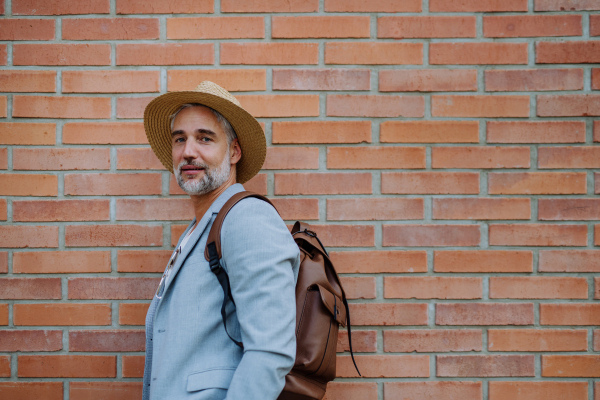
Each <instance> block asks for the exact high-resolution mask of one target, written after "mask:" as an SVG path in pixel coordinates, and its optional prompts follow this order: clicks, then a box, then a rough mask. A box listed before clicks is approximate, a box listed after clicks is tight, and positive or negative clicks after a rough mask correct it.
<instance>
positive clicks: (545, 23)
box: [483, 15, 583, 38]
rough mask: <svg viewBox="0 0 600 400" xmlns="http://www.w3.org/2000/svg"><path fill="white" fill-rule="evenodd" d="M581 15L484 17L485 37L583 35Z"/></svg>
mask: <svg viewBox="0 0 600 400" xmlns="http://www.w3.org/2000/svg"><path fill="white" fill-rule="evenodd" d="M582 32H583V29H582V26H581V15H504V16H493V17H491V16H486V17H483V36H484V37H501V38H502V37H539V36H581V35H582Z"/></svg>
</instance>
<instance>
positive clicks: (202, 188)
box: [173, 155, 231, 196]
mask: <svg viewBox="0 0 600 400" xmlns="http://www.w3.org/2000/svg"><path fill="white" fill-rule="evenodd" d="M184 165H193V166H195V167H198V168H204V176H203V177H202V179H200V180H191V181H187V182H186V181H184V180H183V177H182V176H181V167H183V166H184ZM230 172H231V164H230V163H229V158H228V157H227V155H225V157H224V158H223V162H222V163H221V165H220V166H218V167H216V168H209V167H208V165H207V164H201V163H197V162H194V161H192V162H191V163H187V162H185V161H183V162H181V163H180V164H179V165H178V166H177V168H173V173H174V174H175V179H176V180H177V184H179V187H180V188H181V189H182V190H183V191H184V192H186V193H187V194H189V195H190V196H193V195H203V194H207V193H210V192H212V191H213V190H215V189H218V188H219V187H220V186H221V185H222V184H224V183H225V182H226V181H227V179H229V173H230Z"/></svg>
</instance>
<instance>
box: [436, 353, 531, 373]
mask: <svg viewBox="0 0 600 400" xmlns="http://www.w3.org/2000/svg"><path fill="white" fill-rule="evenodd" d="M534 361H535V360H534V356H533V354H532V355H493V356H487V355H477V356H436V369H437V376H438V377H452V376H457V377H458V376H461V377H462V376H464V377H467V376H481V377H490V376H492V377H493V376H535V372H534Z"/></svg>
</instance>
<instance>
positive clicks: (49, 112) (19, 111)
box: [12, 96, 111, 118]
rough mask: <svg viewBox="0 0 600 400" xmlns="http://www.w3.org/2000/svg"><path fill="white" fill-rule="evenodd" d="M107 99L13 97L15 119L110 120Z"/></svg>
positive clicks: (108, 101)
mask: <svg viewBox="0 0 600 400" xmlns="http://www.w3.org/2000/svg"><path fill="white" fill-rule="evenodd" d="M110 108H111V106H110V99H109V98H107V97H67V96H13V114H12V116H13V117H22V118H110Z"/></svg>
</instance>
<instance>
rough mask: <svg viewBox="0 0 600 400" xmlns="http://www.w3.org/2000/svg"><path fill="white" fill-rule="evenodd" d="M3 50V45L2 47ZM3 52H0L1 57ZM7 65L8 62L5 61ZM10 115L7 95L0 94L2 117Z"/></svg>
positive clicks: (0, 114) (0, 113) (0, 116)
mask: <svg viewBox="0 0 600 400" xmlns="http://www.w3.org/2000/svg"><path fill="white" fill-rule="evenodd" d="M0 51H1V47H0ZM1 55H2V54H0V57H1ZM4 64H5V65H6V63H4ZM7 116H8V100H7V97H6V96H0V118H6V117H7Z"/></svg>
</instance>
